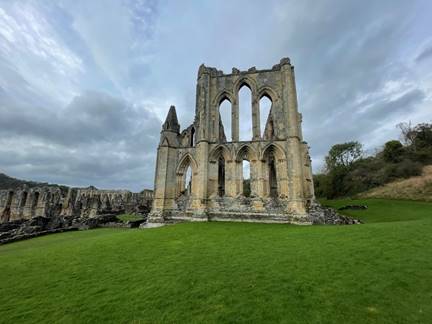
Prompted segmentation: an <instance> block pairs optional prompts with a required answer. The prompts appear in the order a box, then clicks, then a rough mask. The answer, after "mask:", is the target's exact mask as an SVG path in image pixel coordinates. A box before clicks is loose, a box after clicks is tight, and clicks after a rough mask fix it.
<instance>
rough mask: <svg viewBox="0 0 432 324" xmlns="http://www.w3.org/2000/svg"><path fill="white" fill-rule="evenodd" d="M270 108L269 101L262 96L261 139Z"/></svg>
mask: <svg viewBox="0 0 432 324" xmlns="http://www.w3.org/2000/svg"><path fill="white" fill-rule="evenodd" d="M271 106H272V102H271V100H270V99H269V98H268V97H267V96H263V97H261V99H260V130H261V137H262V138H264V137H265V136H264V134H265V129H266V126H267V120H268V118H269V114H270V108H271Z"/></svg>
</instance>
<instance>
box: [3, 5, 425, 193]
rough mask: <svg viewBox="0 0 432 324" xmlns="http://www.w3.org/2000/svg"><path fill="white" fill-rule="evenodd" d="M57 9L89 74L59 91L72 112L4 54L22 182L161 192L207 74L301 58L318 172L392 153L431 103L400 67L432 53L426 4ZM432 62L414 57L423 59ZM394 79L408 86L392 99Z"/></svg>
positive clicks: (9, 157)
mask: <svg viewBox="0 0 432 324" xmlns="http://www.w3.org/2000/svg"><path fill="white" fill-rule="evenodd" d="M50 3H51V2H49V3H48V2H47V3H45V6H44V8H45V9H44V10H43V12H44V13H45V19H46V21H47V22H48V23H52V24H53V26H54V27H53V28H51V29H53V30H57V31H58V33H57V34H56V35H57V36H58V37H59V38H62V39H63V40H65V39H66V40H67V41H66V42H61V41H59V42H58V44H67V45H68V47H69V50H67V51H66V52H65V53H73V54H74V55H76V56H77V57H79V59H80V60H81V62H82V67H83V71H82V73H81V74H74V79H73V81H74V82H73V83H70V82H62V83H61V87H60V90H61V93H70V92H71V89H69V88H68V85H69V84H72V85H73V86H74V87H76V89H73V90H74V91H75V92H76V93H80V94H79V95H77V96H75V97H74V98H73V99H72V100H70V98H68V100H69V101H70V103H69V104H66V105H65V104H63V105H59V104H58V101H59V95H57V93H56V89H54V88H53V90H52V94H51V95H46V92H44V93H43V94H41V93H40V92H38V91H37V90H36V89H38V87H37V86H35V84H34V80H37V78H35V76H34V75H32V72H34V71H28V70H26V71H24V72H25V73H21V72H22V71H20V69H19V68H17V66H15V64H14V63H16V62H15V61H14V58H13V57H12V58H6V57H2V60H0V87H1V90H0V167H3V168H4V169H5V171H6V172H7V173H8V172H9V173H11V174H12V175H15V176H22V177H26V178H30V179H35V180H44V181H53V182H60V183H67V184H77V185H89V184H94V185H96V186H99V187H111V188H115V187H122V188H125V187H126V188H132V189H134V190H138V189H139V188H142V187H143V186H147V187H151V186H152V183H153V172H154V159H155V154H156V145H157V142H158V138H159V131H160V124H161V121H160V118H162V117H163V115H165V113H166V110H167V108H168V106H169V104H175V105H176V107H177V112H178V116H179V121H180V123H181V125H182V127H186V126H188V124H189V123H191V122H192V120H193V115H194V111H195V82H196V73H197V68H198V66H199V65H200V64H201V63H205V64H206V65H210V66H216V67H218V68H220V69H223V70H224V71H225V72H228V71H230V70H231V67H233V66H235V67H238V68H240V69H247V68H249V67H251V66H257V68H268V67H271V66H272V65H273V64H275V63H277V62H278V61H279V59H280V58H281V57H285V56H289V57H291V60H292V62H293V64H294V65H295V67H296V78H297V86H298V96H299V110H300V112H302V113H303V116H304V118H303V120H304V123H303V128H304V137H305V139H306V140H307V141H308V142H309V144H310V146H311V153H312V158H313V160H314V161H313V165H314V166H315V167H319V164H320V161H322V158H323V156H324V155H325V154H326V153H327V151H328V149H329V148H330V146H331V145H332V144H334V143H338V142H344V141H348V140H360V141H362V142H363V143H364V144H365V145H371V143H376V142H378V143H379V142H382V143H383V142H384V141H386V140H387V139H389V137H390V136H394V135H395V133H391V132H390V133H389V132H383V131H380V129H382V128H383V127H387V128H389V125H390V128H391V127H393V128H394V124H395V123H397V122H398V121H401V120H403V119H406V118H408V116H410V115H412V114H414V113H415V112H417V111H419V109H421V108H420V107H422V106H424V103H425V102H426V100H428V99H427V97H426V96H425V93H427V92H426V91H427V90H426V89H425V88H424V87H421V84H422V83H425V84H429V86H430V83H427V82H426V81H427V80H426V81H425V80H423V82H420V81H421V80H418V79H417V78H418V75H419V76H420V77H421V75H423V74H422V73H415V72H418V71H413V69H415V68H416V67H415V66H414V67H413V66H409V65H407V64H406V62H407V60H406V57H401V55H402V54H401V53H404V54H405V52H407V51H408V52H409V51H410V50H411V49H417V48H419V46H418V43H424V42H423V38H424V37H423V38H422V36H421V35H420V34H418V38H413V37H407V33H408V34H409V33H414V32H415V31H416V28H419V27H418V26H417V25H416V24H417V21H418V19H419V17H420V16H421V17H423V16H424V17H423V18H422V19H424V20H425V21H430V20H427V19H428V17H427V13H428V12H429V11H430V10H427V9H428V8H425V7H424V6H425V2H422V1H414V3H413V2H408V1H402V0H397V1H393V0H392V1H390V0H383V1H366V2H358V1H343V0H328V1H320V2H316V1H282V0H280V1H279V0H274V1H267V2H258V1H257V2H251V1H235V2H223V3H221V2H216V1H214V2H202V3H200V4H199V5H197V3H196V2H194V1H182V2H175V1H172V2H155V1H144V2H134V1H132V0H131V1H129V0H125V1H118V2H116V1H110V2H106V1H91V2H89V1H75V2H64V1H62V2H60V3H59V4H58V5H57V6H56V5H54V6H56V7H55V10H52V11H50V10H49V9H46V8H50ZM1 6H2V5H0V7H1ZM35 6H36V2H35ZM94 12H98V17H97V19H93V18H94V17H93V16H91V15H93V13H94ZM50 15H55V17H50ZM59 15H62V17H67V19H59V18H58V17H59ZM89 17H90V18H91V19H90V18H89ZM421 17H420V18H421ZM113 26H116V28H115V29H113ZM431 28H432V26H431ZM51 29H50V30H51ZM56 35H54V36H53V35H51V36H52V37H57V36H56ZM426 36H427V35H425V37H426ZM411 52H414V50H411ZM22 53H26V51H25V49H20V55H21V57H23V58H25V57H24V54H22ZM430 53H431V52H430V48H429V47H427V48H425V49H424V50H423V52H421V53H420V54H418V55H417V56H415V55H413V57H415V61H416V62H420V61H421V62H423V60H426V59H427V58H428V57H430ZM28 55H31V53H29V54H28ZM71 55H72V54H71ZM6 59H7V60H6ZM28 61H29V62H34V60H33V59H32V58H31V57H30V58H29V59H28ZM38 62H40V63H41V61H40V60H38ZM49 66H50V65H49V64H48V65H47V67H49ZM45 70H46V71H47V72H46V77H47V78H49V77H50V74H49V73H51V72H52V71H51V70H50V69H48V68H47V69H45V67H44V66H43V65H42V63H41V66H40V68H39V69H36V72H35V73H40V72H39V71H45ZM50 71H51V72H50ZM33 74H34V73H33ZM52 75H53V77H54V80H59V77H58V75H59V74H58V71H54V72H52ZM28 76H30V77H28ZM68 78H69V76H68V75H67V74H66V75H64V79H65V80H67V79H68ZM2 82H4V83H2ZM392 82H393V83H395V84H397V85H401V86H400V88H398V89H396V90H395V91H390V92H389V91H388V90H387V89H386V86H387V85H388V84H389V83H392ZM5 84H7V85H10V86H8V87H6V86H5ZM404 84H408V85H409V86H407V87H405V86H404ZM90 89H94V90H98V91H90ZM99 90H100V91H99ZM102 91H103V92H102ZM108 93H109V94H110V95H108ZM143 102H144V103H149V104H142V103H143ZM161 102H162V103H163V104H162V105H161V104H160V103H161ZM153 112H157V114H158V116H156V115H155V114H154V113H153ZM371 134H373V136H374V139H372V138H371V137H372V135H371Z"/></svg>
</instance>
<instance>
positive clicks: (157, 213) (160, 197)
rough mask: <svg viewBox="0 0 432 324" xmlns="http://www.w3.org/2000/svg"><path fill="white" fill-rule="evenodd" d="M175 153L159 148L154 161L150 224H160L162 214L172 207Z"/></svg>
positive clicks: (162, 219)
mask: <svg viewBox="0 0 432 324" xmlns="http://www.w3.org/2000/svg"><path fill="white" fill-rule="evenodd" d="M176 162H177V161H176V152H175V149H174V148H171V147H168V146H160V147H159V148H158V153H157V159H156V171H155V183H154V188H155V189H154V198H153V207H152V211H151V213H150V214H149V216H148V221H149V222H150V223H162V222H163V221H164V214H165V212H166V211H167V210H169V209H171V208H172V207H173V205H174V198H175V191H176V190H175V189H176V174H175V167H176Z"/></svg>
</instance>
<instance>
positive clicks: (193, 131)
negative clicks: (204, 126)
mask: <svg viewBox="0 0 432 324" xmlns="http://www.w3.org/2000/svg"><path fill="white" fill-rule="evenodd" d="M189 144H190V146H195V128H194V127H192V129H191V133H190V143H189Z"/></svg>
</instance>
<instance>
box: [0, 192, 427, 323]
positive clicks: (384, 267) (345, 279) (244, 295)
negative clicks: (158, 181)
mask: <svg viewBox="0 0 432 324" xmlns="http://www.w3.org/2000/svg"><path fill="white" fill-rule="evenodd" d="M354 203H360V204H367V205H368V206H369V209H368V210H365V211H351V212H347V213H349V214H351V215H353V216H356V217H358V218H360V219H362V220H363V221H365V222H366V223H365V224H363V225H353V226H290V225H278V224H271V225H269V224H248V223H215V222H214V223H183V224H178V225H173V226H165V227H162V228H155V229H147V230H139V229H136V230H121V229H118V230H117V229H98V230H90V231H82V232H69V233H63V234H55V235H50V236H45V237H40V238H36V239H32V240H28V241H23V242H17V243H12V244H8V245H4V246H0V322H2V323H21V322H27V323H37V322H40V323H177V322H181V323H214V322H222V323H232V322H244V323H251V322H267V323H275V322H276V323H277V322H284V323H409V324H412V323H432V204H431V203H421V202H409V201H391V200H363V201H326V202H325V204H332V205H336V206H339V205H343V204H354Z"/></svg>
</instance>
